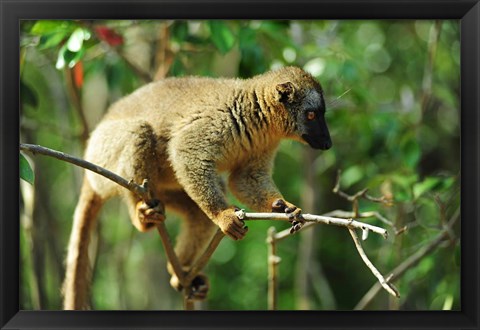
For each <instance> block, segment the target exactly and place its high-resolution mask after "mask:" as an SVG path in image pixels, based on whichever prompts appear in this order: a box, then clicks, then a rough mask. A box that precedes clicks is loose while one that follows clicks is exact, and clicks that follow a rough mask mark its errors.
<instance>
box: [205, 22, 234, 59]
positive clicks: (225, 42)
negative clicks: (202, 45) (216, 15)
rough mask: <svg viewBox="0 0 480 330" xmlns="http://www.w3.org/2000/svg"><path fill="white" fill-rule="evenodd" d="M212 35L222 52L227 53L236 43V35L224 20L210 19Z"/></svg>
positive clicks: (209, 24) (209, 25)
mask: <svg viewBox="0 0 480 330" xmlns="http://www.w3.org/2000/svg"><path fill="white" fill-rule="evenodd" d="M208 27H209V28H210V36H211V39H212V41H213V43H214V44H215V46H216V47H217V49H218V50H219V51H220V53H222V54H226V53H227V52H228V51H229V50H231V49H232V48H233V46H234V45H235V35H234V34H233V32H232V30H231V29H230V28H229V27H228V25H227V24H225V23H224V22H222V21H209V22H208Z"/></svg>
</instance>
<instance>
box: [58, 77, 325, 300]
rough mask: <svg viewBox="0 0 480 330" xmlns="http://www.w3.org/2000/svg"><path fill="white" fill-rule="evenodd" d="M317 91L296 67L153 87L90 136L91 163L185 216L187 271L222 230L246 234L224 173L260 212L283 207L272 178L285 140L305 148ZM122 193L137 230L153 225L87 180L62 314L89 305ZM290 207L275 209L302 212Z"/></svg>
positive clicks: (98, 182)
mask: <svg viewBox="0 0 480 330" xmlns="http://www.w3.org/2000/svg"><path fill="white" fill-rule="evenodd" d="M311 91H316V92H315V93H316V94H315V95H318V97H317V98H321V97H322V96H321V95H322V92H321V88H320V85H319V84H318V82H316V81H315V80H314V79H313V78H312V77H311V76H310V75H309V74H307V73H305V72H304V71H302V70H300V69H298V68H294V67H289V68H284V69H281V70H278V71H272V72H268V73H266V74H263V75H260V76H256V77H253V78H251V79H247V80H240V79H212V78H197V77H187V78H168V79H165V80H162V81H158V82H153V83H150V84H148V85H146V86H144V87H142V88H140V89H138V90H137V91H135V92H134V93H132V94H131V95H129V96H127V97H125V98H123V99H121V100H120V101H118V102H117V103H115V104H114V105H112V107H111V109H110V110H109V112H108V113H107V114H106V115H105V117H104V119H103V120H102V121H101V122H100V124H99V125H98V127H97V128H96V129H95V130H94V131H93V133H92V135H91V138H90V141H89V144H88V147H87V150H86V153H85V159H86V160H88V161H90V162H93V163H95V164H98V165H100V166H102V167H105V168H107V169H109V170H111V171H113V172H115V173H117V174H118V175H120V176H122V177H124V178H126V179H133V180H134V181H135V182H137V183H141V182H142V181H143V179H148V180H149V183H150V187H151V188H152V189H153V191H154V194H155V197H156V198H158V199H159V200H161V202H162V203H163V204H164V205H165V207H166V208H167V210H168V209H171V210H174V211H178V212H180V213H182V214H183V215H184V216H185V219H186V221H185V223H184V226H183V230H182V232H181V233H180V236H179V237H178V239H177V242H178V243H177V245H176V248H175V250H176V252H177V254H178V256H179V259H180V262H181V264H182V265H183V267H184V268H185V269H188V267H189V266H191V265H192V263H193V262H194V261H195V259H196V258H197V257H198V256H199V254H201V253H202V251H203V249H204V247H205V246H206V244H208V242H209V240H210V238H211V237H212V236H213V234H214V232H215V230H216V228H217V226H219V227H220V228H221V229H222V231H223V232H224V233H226V234H227V235H228V236H230V237H231V238H233V239H241V238H243V237H244V235H245V234H246V231H247V230H246V228H244V226H243V223H242V222H241V221H240V220H238V218H237V217H236V215H235V214H234V207H233V206H232V205H229V204H228V202H227V200H226V198H225V193H224V188H225V187H224V185H223V183H222V180H221V179H220V176H219V174H220V173H222V172H227V173H229V174H230V176H229V184H228V186H229V188H230V189H231V191H232V192H233V193H234V194H235V195H236V196H237V197H238V198H239V200H241V201H242V202H243V203H245V204H246V205H247V206H248V207H249V208H251V209H253V210H255V211H271V210H272V204H273V203H274V202H275V201H277V200H279V199H281V200H283V196H282V195H281V193H280V192H279V191H278V189H277V187H276V186H275V184H274V182H273V181H272V178H271V174H272V166H273V158H274V156H275V151H276V149H277V146H278V144H279V142H280V140H281V139H283V138H292V139H295V140H298V141H302V142H304V141H303V140H302V138H301V136H300V133H299V131H298V130H300V129H301V125H302V123H299V122H298V116H299V115H298V113H299V112H300V111H302V104H303V103H304V102H303V100H304V99H307V95H309V93H311ZM309 102H310V101H309ZM297 112H298V113H297ZM115 195H122V196H123V197H124V199H125V201H126V203H127V205H128V207H129V212H130V215H131V218H132V223H133V224H134V225H135V227H136V228H138V229H139V230H140V231H146V230H148V229H149V228H150V227H151V226H149V224H146V223H145V222H142V221H140V219H139V217H138V213H137V212H138V206H137V205H138V203H139V199H138V198H137V197H136V196H135V195H133V194H132V193H130V192H128V191H127V190H125V189H124V188H122V187H120V186H118V185H117V184H115V183H113V182H111V181H109V180H108V179H105V178H103V177H101V176H99V175H97V174H94V173H92V172H88V173H87V174H86V176H85V183H84V188H83V189H82V193H81V195H80V200H79V204H78V206H77V209H76V212H75V221H74V228H73V231H72V235H71V240H70V245H69V252H68V258H67V276H66V280H65V286H64V287H65V301H64V308H65V309H82V308H85V307H86V305H87V304H86V301H87V296H86V293H85V292H86V283H87V282H88V281H87V280H88V276H87V274H88V272H87V269H88V267H87V264H88V258H87V246H88V237H89V231H90V229H91V227H92V223H93V221H94V220H93V218H94V216H95V214H96V213H97V210H98V209H100V207H101V205H102V204H103V202H104V201H106V200H107V199H108V198H110V197H112V196H115ZM283 205H284V207H283V206H282V208H280V209H278V207H277V208H273V210H275V211H281V212H283V211H285V210H286V209H287V208H289V210H288V211H289V212H291V211H293V210H295V209H296V208H295V206H294V205H292V204H291V203H288V202H285V204H283ZM295 212H296V213H297V214H298V212H300V209H296V211H295ZM215 225H217V226H215ZM170 272H171V270H170Z"/></svg>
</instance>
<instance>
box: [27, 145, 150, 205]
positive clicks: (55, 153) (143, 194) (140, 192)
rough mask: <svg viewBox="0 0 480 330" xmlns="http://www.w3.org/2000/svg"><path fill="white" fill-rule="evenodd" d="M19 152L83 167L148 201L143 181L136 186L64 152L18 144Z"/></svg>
mask: <svg viewBox="0 0 480 330" xmlns="http://www.w3.org/2000/svg"><path fill="white" fill-rule="evenodd" d="M20 150H23V151H29V152H31V153H33V154H34V155H35V154H41V155H45V156H50V157H53V158H57V159H60V160H63V161H65V162H68V163H72V164H74V165H77V166H80V167H83V168H85V169H87V170H90V171H92V172H95V173H97V174H100V175H101V176H104V177H106V178H107V179H110V180H112V181H113V182H115V183H118V184H119V185H121V186H122V187H124V188H127V189H128V190H130V191H132V192H133V193H135V194H137V195H138V196H139V197H141V198H142V199H145V200H148V189H146V188H145V184H146V182H145V181H144V182H143V183H142V185H138V184H136V183H135V182H133V181H132V180H130V181H127V180H125V179H124V178H122V177H121V176H119V175H117V174H115V173H113V172H110V171H109V170H107V169H105V168H103V167H101V166H98V165H95V164H93V163H90V162H87V161H86V160H83V159H80V158H77V157H74V156H71V155H68V154H66V153H64V152H60V151H56V150H53V149H49V148H45V147H42V146H39V145H35V144H25V143H20Z"/></svg>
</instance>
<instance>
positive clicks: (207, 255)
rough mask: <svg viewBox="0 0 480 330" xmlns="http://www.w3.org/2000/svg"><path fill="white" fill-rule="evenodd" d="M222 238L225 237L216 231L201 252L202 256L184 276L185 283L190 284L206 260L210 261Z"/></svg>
mask: <svg viewBox="0 0 480 330" xmlns="http://www.w3.org/2000/svg"><path fill="white" fill-rule="evenodd" d="M223 237H225V235H224V234H223V233H222V231H221V230H220V229H218V230H217V232H216V233H215V236H213V238H212V240H211V241H210V244H209V245H208V247H207V249H206V250H205V252H203V254H202V256H201V257H200V258H198V260H197V261H196V262H195V264H194V265H193V266H192V268H191V269H190V271H189V272H188V274H187V275H186V276H185V282H186V283H190V282H192V280H193V279H194V278H195V276H197V274H198V273H199V272H200V271H201V270H202V269H203V267H205V265H206V264H207V262H208V260H210V257H211V256H212V254H213V252H215V250H216V248H217V247H218V244H220V242H221V241H222V238H223Z"/></svg>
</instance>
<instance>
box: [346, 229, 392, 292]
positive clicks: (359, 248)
mask: <svg viewBox="0 0 480 330" xmlns="http://www.w3.org/2000/svg"><path fill="white" fill-rule="evenodd" d="M348 231H349V232H350V235H351V236H352V239H353V242H354V243H355V247H356V248H357V251H358V253H359V254H360V257H361V258H362V260H363V262H364V263H365V264H366V265H367V267H368V268H370V270H371V271H372V273H373V275H375V277H376V278H377V279H378V281H379V282H380V284H381V285H382V287H383V288H384V289H385V290H387V292H388V293H390V294H391V295H392V296H394V297H397V298H400V293H399V292H398V290H397V288H395V286H393V284H391V283H388V281H387V280H385V278H384V277H383V275H382V274H380V272H379V271H378V270H377V268H375V266H374V265H373V264H372V262H371V261H370V259H368V257H367V255H366V254H365V251H364V250H363V247H362V244H361V243H360V239H359V238H358V236H357V233H356V232H355V230H354V229H352V228H348Z"/></svg>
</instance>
